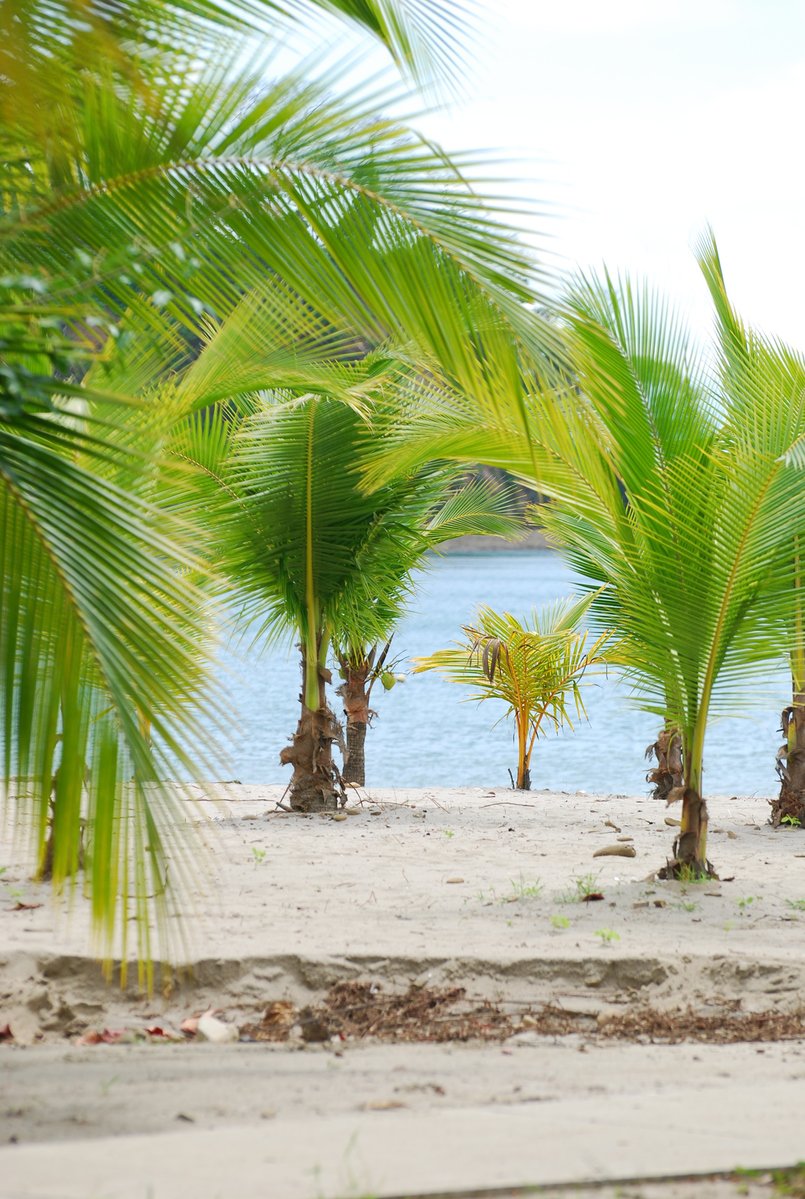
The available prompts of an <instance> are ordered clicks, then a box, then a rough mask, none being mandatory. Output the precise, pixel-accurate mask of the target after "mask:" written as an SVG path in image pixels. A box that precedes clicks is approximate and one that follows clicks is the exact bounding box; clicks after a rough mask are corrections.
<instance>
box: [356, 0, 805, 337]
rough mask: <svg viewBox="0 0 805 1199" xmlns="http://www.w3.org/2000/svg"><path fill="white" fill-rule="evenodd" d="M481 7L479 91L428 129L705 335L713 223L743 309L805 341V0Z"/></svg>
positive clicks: (575, 260) (588, 259)
mask: <svg viewBox="0 0 805 1199" xmlns="http://www.w3.org/2000/svg"><path fill="white" fill-rule="evenodd" d="M475 4H476V8H477V10H478V14H479V25H480V30H481V31H480V34H479V35H476V36H475V37H474V39H472V40H473V46H474V51H473V53H474V61H471V62H470V65H469V69H468V70H467V72H466V76H465V80H464V92H465V95H464V96H463V97H462V99H461V100H460V101H459V102H457V103H455V104H451V106H450V107H449V108H448V109H446V110H444V111H442V112H439V113H436V114H432V115H429V116H428V117H426V118H422V119H421V120H419V121H418V122H417V123H418V124H419V125H420V126H421V127H424V128H425V131H426V132H427V133H429V134H430V135H431V136H434V137H436V138H437V139H438V140H439V141H441V142H442V144H443V145H444V146H445V147H446V148H447V149H451V148H452V149H470V148H475V149H483V150H487V151H491V152H493V153H495V154H496V155H497V154H501V155H502V156H503V159H504V160H505V161H509V162H511V164H512V165H511V168H510V173H511V177H512V179H519V180H524V179H528V180H529V182H528V184H527V192H528V194H529V196H530V198H531V199H533V200H536V201H539V202H543V203H544V204H545V205H550V210H551V215H550V217H548V218H545V217H542V218H540V219H539V221H538V226H539V228H540V229H541V230H542V231H545V232H547V233H549V234H550V235H551V247H552V249H553V251H554V252H555V253H556V254H557V255H559V256H560V257H561V260H562V261H563V263H564V264H565V265H566V266H567V267H572V266H573V265H584V266H589V265H593V264H594V265H600V263H601V262H602V261H606V263H607V264H608V265H609V266H610V267H611V268H613V269H619V270H629V271H630V272H633V273H638V274H642V275H647V276H649V277H650V278H651V279H652V280H654V281H655V282H656V283H657V284H659V285H661V286H663V287H664V288H665V289H666V290H667V291H668V292H669V293H670V294H671V295H672V296H673V297H674V298H675V299H677V301H678V302H679V303H680V304H681V305H682V306H683V307H684V308H685V309H686V310H687V311H688V312H689V313H690V316H691V319H692V321H693V323H694V324H695V326H696V327H697V328H698V329H699V330H700V331H702V332H704V331H705V330H707V329H708V328H709V309H708V299H707V294H706V291H705V289H704V284H703V283H702V282H701V280H700V278H699V274H698V268H697V267H696V264H695V263H694V261H693V258H692V255H691V252H690V247H691V245H692V243H693V241H694V240H695V238H696V235H697V234H698V233H699V232H700V230H701V229H702V228H703V226H704V225H705V223H706V222H708V221H709V222H710V223H711V224H712V225H713V227H714V229H715V232H716V236H717V238H718V241H719V246H720V249H721V256H722V261H723V264H724V269H725V273H726V277H727V284H728V287H729V289H730V292H731V295H732V298H733V300H734V302H735V303H736V305H737V306H738V307H739V309H740V310H741V312H742V313H743V315H744V316H745V317H746V318H747V319H748V320H750V321H752V322H753V323H755V324H756V325H758V326H760V327H761V328H763V329H765V330H766V332H768V333H775V334H777V335H778V336H781V337H783V338H785V339H786V340H788V341H790V342H792V343H794V344H796V345H797V346H799V347H800V348H802V349H805V167H803V154H804V153H805V0H670V2H668V0H665V2H663V0H475ZM372 57H373V56H372ZM520 186H521V187H522V186H523V184H522V183H520Z"/></svg>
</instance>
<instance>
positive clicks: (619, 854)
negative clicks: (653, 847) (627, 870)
mask: <svg viewBox="0 0 805 1199" xmlns="http://www.w3.org/2000/svg"><path fill="white" fill-rule="evenodd" d="M593 857H594V858H635V857H637V850H636V849H635V847H634V845H603V846H602V847H601V849H597V850H596V851H595V853H594V854H593Z"/></svg>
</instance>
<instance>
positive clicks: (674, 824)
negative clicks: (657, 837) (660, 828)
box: [665, 816, 682, 828]
mask: <svg viewBox="0 0 805 1199" xmlns="http://www.w3.org/2000/svg"><path fill="white" fill-rule="evenodd" d="M665 823H666V824H667V825H670V827H671V828H681V827H682V821H681V820H677V818H676V816H666V817H665Z"/></svg>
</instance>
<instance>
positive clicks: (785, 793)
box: [770, 537, 805, 826]
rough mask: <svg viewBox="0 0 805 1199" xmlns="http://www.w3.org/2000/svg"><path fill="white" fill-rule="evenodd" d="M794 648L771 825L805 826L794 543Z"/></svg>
mask: <svg viewBox="0 0 805 1199" xmlns="http://www.w3.org/2000/svg"><path fill="white" fill-rule="evenodd" d="M793 582H794V593H795V596H796V610H795V618H794V630H793V638H794V648H793V650H792V651H791V692H792V696H791V706H790V707H788V708H785V709H784V710H783V715H782V723H781V726H780V732H781V733H782V734H783V737H784V738H785V741H784V742H783V744H782V745H781V746H780V748H779V750H778V751H777V762H776V766H777V773H778V774H779V776H780V794H779V795H778V796H777V798H776V799H775V800H773V801H772V805H771V817H770V819H771V823H772V824H773V825H775V826H776V825H780V824H782V823H783V820H784V818H785V817H789V819H787V820H786V824H794V825H797V824H798V825H805V612H803V603H804V601H803V599H802V596H803V590H802V588H803V579H802V573H801V546H800V539H799V537H797V538H795V540H794V580H793Z"/></svg>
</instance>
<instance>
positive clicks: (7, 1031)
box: [0, 1024, 14, 1041]
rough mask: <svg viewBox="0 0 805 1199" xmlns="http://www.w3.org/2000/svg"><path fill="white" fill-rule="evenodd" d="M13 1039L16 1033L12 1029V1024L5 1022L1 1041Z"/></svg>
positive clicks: (0, 1035) (0, 1032)
mask: <svg viewBox="0 0 805 1199" xmlns="http://www.w3.org/2000/svg"><path fill="white" fill-rule="evenodd" d="M13 1040H14V1033H13V1032H12V1031H11V1025H10V1024H4V1025H3V1027H2V1028H0V1041H13Z"/></svg>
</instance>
